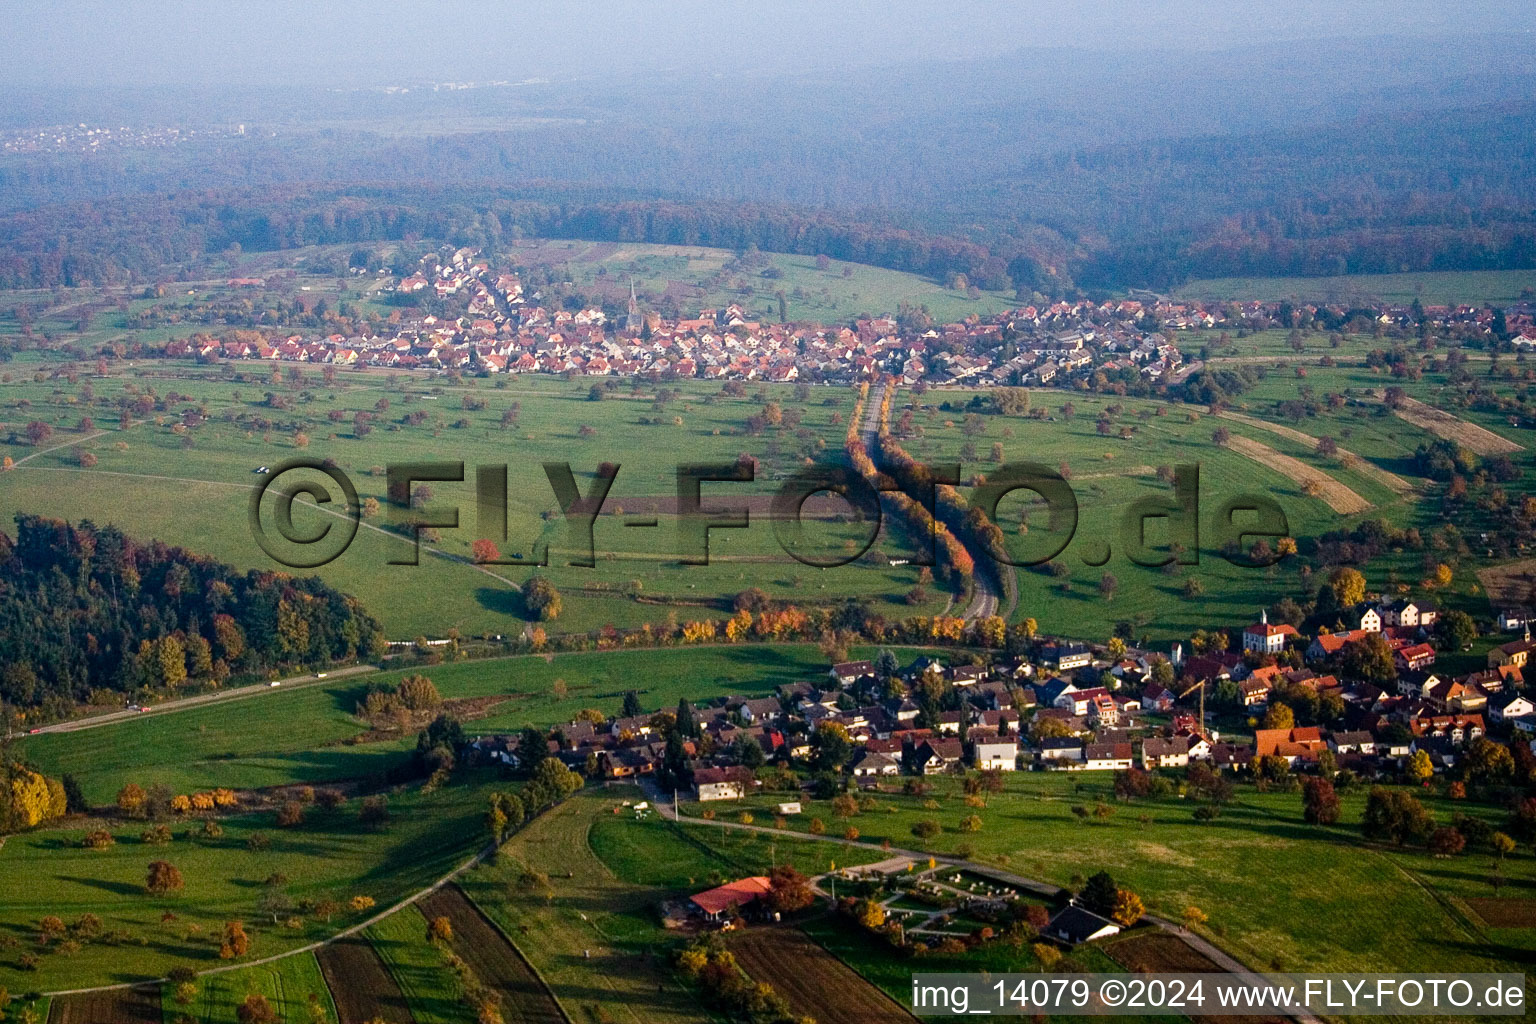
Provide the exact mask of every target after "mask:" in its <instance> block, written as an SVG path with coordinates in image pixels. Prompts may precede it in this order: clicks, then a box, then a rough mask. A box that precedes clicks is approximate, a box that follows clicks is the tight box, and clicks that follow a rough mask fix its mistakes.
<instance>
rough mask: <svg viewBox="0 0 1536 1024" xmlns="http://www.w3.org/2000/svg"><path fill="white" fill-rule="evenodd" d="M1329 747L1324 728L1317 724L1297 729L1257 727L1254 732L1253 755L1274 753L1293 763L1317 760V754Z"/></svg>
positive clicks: (1261, 755)
mask: <svg viewBox="0 0 1536 1024" xmlns="http://www.w3.org/2000/svg"><path fill="white" fill-rule="evenodd" d="M1327 749H1328V742H1327V741H1326V740H1324V739H1323V733H1322V730H1321V729H1319V728H1318V727H1317V726H1315V725H1311V726H1307V727H1305V728H1296V729H1256V730H1254V733H1253V756H1254V757H1266V756H1269V755H1271V754H1273V755H1274V756H1276V757H1283V758H1285V759H1286V760H1287V761H1290V762H1291V763H1293V764H1294V763H1295V762H1296V761H1298V760H1302V761H1315V760H1317V755H1318V754H1320V753H1322V752H1323V751H1324V750H1327Z"/></svg>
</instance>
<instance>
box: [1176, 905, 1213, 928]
mask: <svg viewBox="0 0 1536 1024" xmlns="http://www.w3.org/2000/svg"><path fill="white" fill-rule="evenodd" d="M1182 916H1183V920H1184V930H1185V931H1189V930H1190V929H1191V928H1195V927H1198V926H1200V925H1202V924H1205V923H1206V922H1207V921H1208V920H1210V918H1208V917H1206V916H1205V911H1203V910H1201V909H1200V908H1199V907H1196V906H1188V907H1185V908H1184V913H1183V915H1182Z"/></svg>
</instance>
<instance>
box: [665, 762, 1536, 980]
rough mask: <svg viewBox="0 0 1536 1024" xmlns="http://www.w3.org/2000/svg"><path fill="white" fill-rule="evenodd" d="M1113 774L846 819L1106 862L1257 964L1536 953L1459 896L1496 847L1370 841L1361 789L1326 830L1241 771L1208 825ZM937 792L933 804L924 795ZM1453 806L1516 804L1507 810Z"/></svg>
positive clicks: (1432, 963)
mask: <svg viewBox="0 0 1536 1024" xmlns="http://www.w3.org/2000/svg"><path fill="white" fill-rule="evenodd" d="M1111 782H1112V780H1111V779H1110V777H1109V773H1090V774H1080V773H1045V774H1042V773H1021V774H1019V775H1015V776H1012V777H1010V778H1009V779H1008V785H1007V790H1006V792H1005V793H1004V794H1001V795H997V796H993V797H991V798H990V800H989V801H988V806H986V807H985V808H982V809H976V808H972V807H968V806H966V805H965V803H964V802H963V801H962V799H961V797H960V795H959V794H958V792H957V789H958V785H957V784H956V783H955V782H953V781H951V780H944V779H939V780H936V789H935V791H934V792H933V793H931V794H930V795H929V796H927V797H907V796H902V795H899V794H890V795H884V796H881V797H880V798H879V800H880V803H881V808H880V809H879V810H876V811H872V812H865V813H863V814H860V815H858V816H857V817H855V818H854V819H852V821H851V822H849V823H850V824H853V825H856V826H857V827H858V828H859V831H860V833H861V837H862V838H863V839H864V840H867V841H871V842H880V841H882V840H884V839H889V840H890V841H891V842H892V844H893V845H895V846H898V847H907V848H918V849H931V850H932V851H934V852H938V853H949V854H953V853H956V852H957V851H958V852H965V851H967V850H969V851H970V852H971V853H973V854H974V855H975V856H977V857H978V858H980V859H982V860H986V861H990V862H992V863H996V864H998V865H999V866H1005V867H1006V868H1007V869H1008V870H1010V871H1014V872H1017V873H1018V874H1021V875H1024V876H1025V877H1028V878H1036V879H1039V880H1042V881H1047V882H1052V883H1055V884H1058V885H1064V886H1065V885H1071V884H1074V881H1075V880H1076V882H1077V884H1080V880H1081V879H1082V878H1084V877H1086V876H1087V875H1090V874H1092V873H1093V872H1094V871H1096V870H1099V869H1101V868H1102V869H1105V870H1108V871H1109V872H1111V873H1112V874H1113V875H1114V876H1115V878H1116V880H1117V881H1118V882H1120V884H1122V885H1125V886H1128V887H1129V888H1132V889H1134V890H1135V891H1137V892H1138V893H1140V894H1141V895H1142V898H1143V899H1144V900H1145V901H1146V903H1147V906H1148V909H1149V910H1150V911H1151V912H1153V913H1157V914H1161V915H1163V916H1165V917H1171V918H1177V917H1179V916H1180V915H1181V914H1182V912H1183V909H1184V907H1186V906H1189V905H1195V906H1198V907H1200V908H1201V909H1203V910H1204V911H1205V912H1206V913H1207V914H1208V915H1209V917H1210V920H1211V927H1212V929H1213V932H1214V935H1215V937H1216V940H1217V942H1218V944H1220V945H1221V946H1223V947H1224V948H1225V949H1227V950H1228V951H1229V952H1231V953H1232V954H1233V955H1235V956H1237V957H1238V958H1239V959H1241V960H1243V961H1245V962H1246V963H1248V964H1249V965H1250V966H1253V967H1255V968H1262V969H1271V968H1274V969H1284V970H1306V969H1317V970H1321V969H1327V970H1334V971H1369V970H1387V969H1392V970H1400V971H1415V970H1419V971H1427V970H1440V969H1447V970H1449V969H1457V970H1485V971H1492V970H1502V969H1505V968H1503V967H1501V966H1498V965H1501V964H1507V963H1508V962H1509V961H1511V960H1516V961H1519V962H1529V961H1530V959H1531V958H1532V956H1533V955H1536V937H1533V936H1532V935H1531V933H1530V932H1529V931H1525V932H1519V931H1516V930H1512V929H1510V930H1501V931H1491V930H1486V929H1484V928H1482V927H1481V926H1480V925H1479V924H1476V923H1474V921H1473V919H1472V918H1471V917H1470V916H1469V915H1468V914H1467V913H1465V912H1464V911H1463V910H1460V909H1458V901H1459V900H1462V899H1465V898H1467V897H1479V896H1490V895H1492V892H1493V890H1492V888H1491V886H1490V885H1489V884H1488V882H1487V881H1486V879H1487V868H1488V861H1489V858H1488V856H1487V855H1484V854H1478V855H1468V856H1465V857H1462V858H1458V859H1454V860H1449V861H1441V860H1435V859H1434V858H1431V857H1429V856H1428V855H1427V854H1425V853H1423V852H1422V851H1413V850H1410V851H1399V850H1393V849H1383V848H1381V847H1378V846H1375V845H1372V844H1367V843H1365V842H1364V841H1363V840H1362V839H1361V838H1360V832H1359V815H1360V812H1361V809H1362V808H1363V806H1364V796H1363V794H1361V793H1359V792H1354V793H1349V794H1346V795H1345V796H1344V797H1343V798H1342V799H1343V810H1344V816H1343V819H1342V823H1341V824H1340V825H1338V826H1336V827H1333V828H1324V827H1318V826H1310V825H1306V824H1305V823H1303V822H1302V820H1301V798H1300V797H1299V796H1297V795H1295V794H1280V793H1269V794H1263V793H1259V792H1257V791H1256V790H1254V789H1252V788H1251V787H1248V786H1246V785H1243V786H1241V787H1240V788H1239V797H1238V800H1237V802H1236V803H1235V804H1233V805H1232V806H1229V807H1228V808H1227V809H1226V810H1225V811H1224V812H1223V813H1222V815H1221V817H1220V818H1218V819H1217V820H1216V821H1215V822H1212V823H1209V824H1206V825H1200V824H1197V823H1195V822H1194V821H1193V819H1192V817H1191V811H1192V806H1191V805H1190V804H1189V803H1188V802H1187V801H1185V800H1182V799H1180V798H1178V797H1176V796H1175V797H1170V798H1168V799H1163V800H1144V801H1137V802H1135V803H1131V804H1117V803H1116V802H1115V801H1114V798H1113V795H1112V794H1111V792H1110V786H1111ZM928 800H931V801H934V803H935V804H936V806H934V807H925V806H923V804H924V802H925V801H928ZM1098 801H1104V802H1106V803H1108V804H1109V805H1110V806H1111V807H1112V809H1113V812H1114V813H1113V815H1112V816H1111V817H1110V818H1108V819H1104V820H1096V819H1091V818H1090V819H1089V820H1087V821H1085V820H1082V819H1080V818H1078V817H1077V816H1076V815H1074V814H1073V813H1072V807H1073V806H1074V805H1080V806H1087V807H1092V806H1093V805H1094V804H1095V802H1098ZM770 803H771V801H770V799H768V798H756V799H753V800H749V801H747V806H749V807H751V808H752V809H753V810H754V811H755V812H757V813H758V815H759V816H761V815H762V814H766V813H769V810H768V808H769V805H770ZM1427 803H1428V805H1429V806H1430V807H1431V809H1432V811H1433V812H1434V813H1435V814H1436V815H1437V816H1438V817H1439V819H1440V820H1442V821H1446V822H1448V821H1449V820H1450V818H1451V813H1452V807H1451V806H1450V804H1449V802H1448V801H1442V800H1439V799H1436V798H1428V799H1427ZM1456 809H1462V810H1467V811H1469V812H1472V813H1479V814H1482V815H1485V816H1488V817H1490V818H1491V819H1494V820H1497V821H1502V817H1503V813H1502V811H1500V810H1498V809H1494V808H1486V807H1461V806H1458V807H1457V808H1456ZM685 810H688V808H685ZM969 814H978V815H980V817H981V818H982V821H983V826H982V829H981V831H980V832H978V833H965V832H962V831H961V830H960V829H959V821H960V819H961V818H962V817H964V816H966V815H969ZM815 815H819V816H820V817H822V818H823V820H825V821H826V822H827V823H828V826H827V827H828V829H829V831H830V830H834V829H840V828H842V827H843V822H842V821H840V820H839V819H838V818H837V817H836V816H835V815H834V814H833V813H832V812H831V809H830V806H829V805H827V804H825V803H820V802H812V803H810V804H808V805H807V810H806V813H805V815H803V816H799V817H795V818H792V819H790V822H791V827H792V828H797V829H803V828H805V827H806V825H807V823H808V820H809V818H810V817H811V816H815ZM930 818H931V819H934V820H937V821H938V822H940V824H941V825H942V826H943V832H942V833H941V834H940V835H939V836H938V837H936V838H934V839H933V840H931V841H929V842H928V843H926V844H925V843H924V842H923V841H922V840H919V839H917V838H916V837H915V836H914V835H913V833H912V825H913V824H914V823H915V822H917V821H919V820H922V819H930ZM1505 874H1506V876H1507V878H1508V884H1507V886H1506V887H1505V889H1504V894H1505V896H1506V897H1520V896H1525V895H1529V894H1531V893H1533V892H1536V860H1533V859H1532V858H1531V857H1530V856H1529V855H1524V854H1522V855H1519V856H1516V857H1513V858H1511V859H1510V860H1509V861H1508V862H1506V865H1505ZM1299 908H1306V909H1305V910H1304V911H1302V910H1300V909H1299Z"/></svg>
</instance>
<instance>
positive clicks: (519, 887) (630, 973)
mask: <svg viewBox="0 0 1536 1024" xmlns="http://www.w3.org/2000/svg"><path fill="white" fill-rule="evenodd" d="M634 792H635V791H633V790H626V789H607V790H603V791H601V792H589V793H585V794H582V795H580V796H577V797H574V798H572V799H571V800H568V801H566V803H565V804H563V805H562V806H560V807H558V808H555V809H554V810H552V811H550V812H548V813H546V814H545V815H543V816H542V817H541V818H539V819H538V820H537V821H535V822H534V823H533V824H531V825H530V826H529V827H527V828H526V829H524V830H523V831H522V832H520V833H518V834H517V835H516V836H514V837H513V839H512V840H511V841H510V842H509V843H508V844H507V845H506V846H505V847H504V848H503V850H502V854H501V857H500V859H499V861H498V863H497V864H495V865H492V866H486V867H482V868H479V869H477V870H476V871H474V872H472V873H471V874H470V875H469V876H468V877H467V878H466V879H464V880H463V881H462V882H461V883H460V884H461V885H462V887H463V888H464V890H465V891H466V892H467V893H469V895H470V897H471V898H472V899H474V900H475V902H476V903H478V904H479V905H480V907H481V908H482V909H483V910H485V912H486V913H487V914H488V915H489V916H490V917H491V918H492V920H494V921H495V922H496V923H497V924H498V925H500V926H501V928H502V930H503V931H505V932H506V933H507V934H508V935H509V936H511V938H512V939H513V941H514V942H516V943H517V944H518V948H519V949H520V950H521V951H522V953H523V954H524V955H525V956H526V957H527V958H528V959H529V961H530V962H531V963H532V964H533V966H534V969H535V970H537V971H538V972H539V973H540V974H541V975H542V976H543V978H544V980H545V981H546V982H547V983H548V984H549V986H550V988H551V989H552V990H553V991H554V994H555V998H556V999H558V1000H559V1001H560V1003H561V1005H562V1006H563V1007H564V1008H565V1010H566V1013H567V1014H569V1015H570V1016H571V1017H572V1019H575V1020H609V1021H621V1022H634V1024H651V1022H657V1024H671V1022H676V1024H682V1022H685V1021H687V1022H692V1021H696V1020H698V1019H700V1017H701V1016H704V1014H703V1011H702V1010H701V1008H700V1007H699V1006H698V1004H697V1003H696V1002H695V1000H694V998H693V996H692V994H691V993H689V992H687V991H686V990H684V989H683V988H682V987H681V986H680V985H678V984H677V981H676V979H675V977H674V975H673V973H672V970H671V968H670V966H669V965H668V963H667V961H666V948H665V936H664V934H663V933H662V931H661V929H660V927H659V925H658V922H657V919H656V916H655V897H656V893H655V892H654V891H653V890H649V889H646V888H642V887H640V886H636V885H632V884H629V883H627V882H624V881H621V880H619V879H618V878H616V877H615V876H614V875H613V873H612V872H610V871H609V870H608V868H607V867H606V866H604V864H603V863H602V862H601V861H600V860H599V859H598V858H597V857H596V856H595V855H594V854H593V852H592V849H591V847H590V846H588V843H587V827H588V825H589V824H590V823H591V822H592V820H593V819H594V818H595V817H596V816H597V815H599V814H604V813H607V811H608V809H609V808H610V807H611V806H612V805H613V804H615V803H616V802H617V800H618V799H619V798H621V797H623V796H625V795H629V796H633V795H634ZM525 869H527V870H532V871H537V872H540V873H542V874H544V875H546V876H548V878H549V880H550V881H549V884H550V890H549V893H548V896H547V897H546V895H544V894H542V893H539V892H537V891H534V890H532V889H530V887H529V886H528V885H527V884H526V883H525V882H523V881H522V880H521V876H522V875H523V873H524V871H525Z"/></svg>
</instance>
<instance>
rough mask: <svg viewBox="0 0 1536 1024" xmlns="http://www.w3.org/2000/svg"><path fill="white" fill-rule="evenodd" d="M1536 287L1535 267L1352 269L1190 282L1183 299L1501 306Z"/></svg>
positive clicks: (1182, 290)
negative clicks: (1346, 272)
mask: <svg viewBox="0 0 1536 1024" xmlns="http://www.w3.org/2000/svg"><path fill="white" fill-rule="evenodd" d="M1533 292H1536V271H1531V270H1469V271H1441V272H1435V271H1425V272H1421V273H1407V274H1350V275H1344V276H1341V277H1223V278H1209V279H1205V280H1199V281H1190V282H1189V283H1188V284H1185V285H1183V286H1181V287H1180V288H1179V289H1178V290H1177V291H1176V292H1175V295H1176V296H1177V297H1178V298H1181V299H1217V300H1220V301H1234V302H1237V301H1249V300H1255V299H1256V300H1258V301H1261V302H1278V301H1281V300H1284V299H1291V300H1293V301H1296V302H1342V303H1352V302H1358V303H1361V304H1365V303H1368V302H1393V303H1402V304H1403V305H1408V304H1409V303H1411V302H1413V300H1414V299H1418V300H1419V301H1420V302H1422V303H1424V304H1425V305H1426V306H1432V305H1447V304H1450V303H1470V304H1476V305H1502V304H1508V303H1511V302H1518V301H1520V300H1521V299H1525V298H1529V297H1530V296H1531V294H1532V293H1533Z"/></svg>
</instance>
